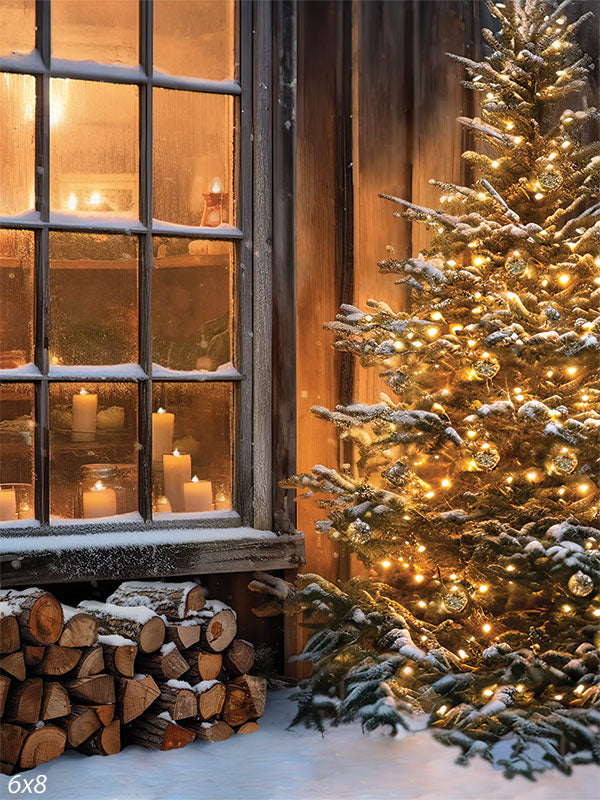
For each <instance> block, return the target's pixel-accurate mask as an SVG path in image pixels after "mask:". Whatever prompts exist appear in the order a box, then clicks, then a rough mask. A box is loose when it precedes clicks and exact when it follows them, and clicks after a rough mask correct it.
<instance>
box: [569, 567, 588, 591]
mask: <svg viewBox="0 0 600 800" xmlns="http://www.w3.org/2000/svg"><path fill="white" fill-rule="evenodd" d="M567 586H568V587H569V591H570V592H571V594H572V595H575V597H587V596H588V594H591V592H593V591H594V581H593V580H592V579H591V578H590V576H589V575H586V574H585V572H582V571H581V570H577V572H574V573H573V574H572V575H571V577H570V578H569V582H568V584H567Z"/></svg>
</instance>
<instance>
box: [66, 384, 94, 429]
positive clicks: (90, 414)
mask: <svg viewBox="0 0 600 800" xmlns="http://www.w3.org/2000/svg"><path fill="white" fill-rule="evenodd" d="M97 411H98V395H97V394H89V393H88V392H86V390H85V389H82V390H81V391H80V392H79V394H76V395H73V420H72V423H71V427H72V429H73V433H72V434H71V439H72V440H73V441H74V442H93V441H94V439H95V438H96V412H97Z"/></svg>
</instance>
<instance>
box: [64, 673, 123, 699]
mask: <svg viewBox="0 0 600 800" xmlns="http://www.w3.org/2000/svg"><path fill="white" fill-rule="evenodd" d="M65 686H66V687H67V689H68V690H69V694H70V695H71V696H72V697H74V698H75V699H76V700H80V701H81V702H82V703H92V704H95V705H106V704H107V703H114V702H115V679H114V678H113V676H112V675H90V676H89V677H88V678H76V679H75V680H71V681H66V683H65Z"/></svg>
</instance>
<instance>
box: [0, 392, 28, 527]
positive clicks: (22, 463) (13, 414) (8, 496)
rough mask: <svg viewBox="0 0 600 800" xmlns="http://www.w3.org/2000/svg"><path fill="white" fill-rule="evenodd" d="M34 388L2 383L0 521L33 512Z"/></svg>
mask: <svg viewBox="0 0 600 800" xmlns="http://www.w3.org/2000/svg"><path fill="white" fill-rule="evenodd" d="M34 427H35V424H34V388H33V386H32V384H30V383H0V522H4V523H7V524H10V522H11V521H12V520H15V519H32V518H33V516H34V505H35V500H34V488H33V481H34V478H33V440H34Z"/></svg>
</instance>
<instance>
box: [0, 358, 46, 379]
mask: <svg viewBox="0 0 600 800" xmlns="http://www.w3.org/2000/svg"><path fill="white" fill-rule="evenodd" d="M41 374H42V373H41V372H40V371H39V369H38V368H37V367H36V365H35V364H32V363H31V362H30V363H29V364H23V366H22V367H14V368H13V369H0V380H1V379H2V378H26V377H27V376H31V375H36V376H39V375H41Z"/></svg>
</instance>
